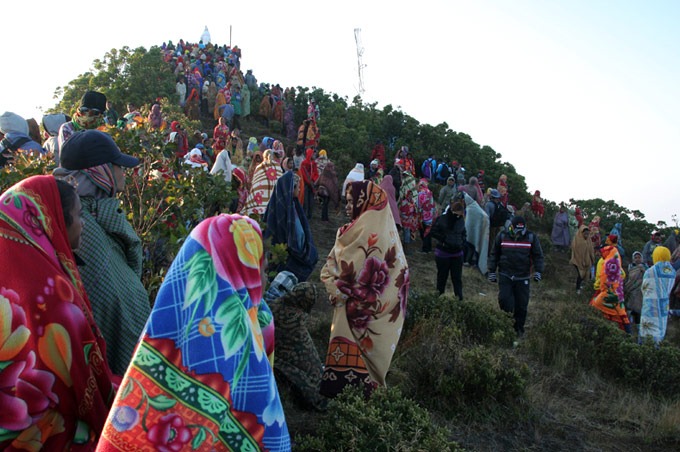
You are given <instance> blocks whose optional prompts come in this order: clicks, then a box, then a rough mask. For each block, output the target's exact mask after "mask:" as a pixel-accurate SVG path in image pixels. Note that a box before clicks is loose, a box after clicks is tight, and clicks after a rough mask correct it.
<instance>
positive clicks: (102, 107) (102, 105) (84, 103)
mask: <svg viewBox="0 0 680 452" xmlns="http://www.w3.org/2000/svg"><path fill="white" fill-rule="evenodd" d="M80 106H81V107H87V108H96V109H97V110H99V111H101V112H102V113H104V112H105V111H106V96H105V95H104V94H102V93H99V92H97V91H87V92H85V94H83V97H82V98H81V99H80Z"/></svg>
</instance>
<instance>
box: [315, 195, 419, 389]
mask: <svg viewBox="0 0 680 452" xmlns="http://www.w3.org/2000/svg"><path fill="white" fill-rule="evenodd" d="M345 197H346V199H347V206H346V207H345V211H346V213H347V216H348V217H349V223H347V224H345V225H344V226H342V227H340V229H338V233H337V235H336V238H335V245H334V246H333V249H332V250H331V251H330V253H329V255H328V258H327V259H326V264H325V265H324V267H323V268H322V269H321V281H322V282H323V283H324V284H325V286H326V291H327V292H328V294H329V301H330V303H331V304H332V305H333V306H334V312H333V323H332V326H331V338H330V343H329V346H328V354H327V355H326V365H325V368H324V374H323V378H322V381H321V393H322V394H323V395H326V396H328V397H335V396H336V395H338V394H339V393H340V392H342V390H343V388H344V387H345V386H347V385H356V386H359V387H361V388H363V389H364V392H365V393H366V394H369V393H370V392H371V391H372V390H373V389H375V388H376V387H377V386H384V385H385V376H386V375H387V371H388V370H389V367H390V362H391V361H392V356H393V354H394V350H395V349H396V346H397V342H398V341H399V335H400V332H401V327H402V325H403V322H404V315H405V314H406V304H407V299H408V289H409V282H410V280H409V271H408V264H407V262H406V257H405V256H404V251H403V249H402V246H401V241H400V240H399V233H398V232H397V228H396V226H394V223H393V222H392V221H391V218H392V214H391V211H390V209H389V206H388V201H387V195H386V193H385V191H384V190H383V189H381V188H380V187H379V186H377V185H376V184H374V183H373V182H370V181H356V182H351V183H350V184H349V185H348V186H347V190H346V192H345ZM348 270H349V271H348Z"/></svg>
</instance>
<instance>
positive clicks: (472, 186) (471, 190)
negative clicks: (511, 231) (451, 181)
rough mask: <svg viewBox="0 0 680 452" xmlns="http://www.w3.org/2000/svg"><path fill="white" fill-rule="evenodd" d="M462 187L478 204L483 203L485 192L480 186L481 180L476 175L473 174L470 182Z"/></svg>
mask: <svg viewBox="0 0 680 452" xmlns="http://www.w3.org/2000/svg"><path fill="white" fill-rule="evenodd" d="M462 188H463V189H464V190H465V192H466V193H467V194H468V195H470V197H471V198H472V199H474V200H475V202H476V203H477V204H481V203H482V200H483V199H484V193H482V188H481V187H480V186H479V181H478V179H477V178H476V177H475V176H472V177H471V178H470V180H469V182H468V184H467V185H464V186H463V187H462Z"/></svg>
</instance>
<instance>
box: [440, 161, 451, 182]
mask: <svg viewBox="0 0 680 452" xmlns="http://www.w3.org/2000/svg"><path fill="white" fill-rule="evenodd" d="M438 169H439V174H438V176H439V178H440V179H441V180H446V179H448V178H449V176H450V175H451V168H450V167H449V165H447V164H446V163H440V164H439V168H438Z"/></svg>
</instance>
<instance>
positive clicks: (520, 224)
mask: <svg viewBox="0 0 680 452" xmlns="http://www.w3.org/2000/svg"><path fill="white" fill-rule="evenodd" d="M512 227H513V228H515V229H524V228H526V223H525V222H524V217H521V216H519V215H517V216H514V217H512Z"/></svg>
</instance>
